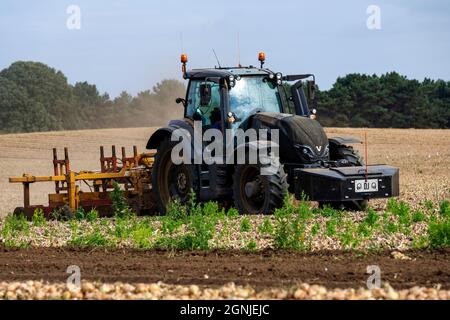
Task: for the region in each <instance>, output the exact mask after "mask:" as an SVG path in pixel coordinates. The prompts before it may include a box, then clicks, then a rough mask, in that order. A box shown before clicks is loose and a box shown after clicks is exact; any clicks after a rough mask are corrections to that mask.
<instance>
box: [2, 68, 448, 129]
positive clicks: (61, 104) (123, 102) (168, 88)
mask: <svg viewBox="0 0 450 320" xmlns="http://www.w3.org/2000/svg"><path fill="white" fill-rule="evenodd" d="M185 90H186V88H185V85H184V84H183V83H182V82H180V81H177V80H163V81H161V82H160V83H158V84H156V85H155V86H154V87H153V88H152V89H149V90H145V91H142V92H139V93H138V94H137V95H136V96H132V95H130V94H129V93H127V92H125V91H124V92H122V93H121V94H120V95H119V96H118V97H117V98H115V99H111V98H110V97H109V95H108V94H107V93H103V94H101V93H99V91H98V89H97V87H96V86H95V85H94V84H89V83H87V82H77V83H75V84H74V85H71V84H69V83H68V81H67V78H66V77H65V75H64V74H63V73H62V72H61V71H57V70H55V69H53V68H50V67H48V66H47V65H45V64H43V63H39V62H24V61H19V62H15V63H13V64H12V65H11V66H9V67H8V68H5V69H3V70H2V71H1V72H0V132H2V133H11V132H33V131H50V130H76V129H88V128H89V129H95V128H112V127H147V126H160V125H164V124H165V123H167V121H168V120H169V119H173V118H179V117H181V116H182V114H183V110H182V107H181V105H176V104H175V102H174V100H175V98H177V97H183V96H184V95H185ZM317 109H318V115H319V121H320V122H321V123H322V124H323V125H324V126H341V127H379V128H384V127H396V128H450V82H445V81H443V80H431V79H425V80H423V81H422V82H420V81H417V80H410V79H407V78H406V77H404V76H401V75H399V74H398V73H396V72H391V73H387V74H384V75H381V76H377V75H364V74H349V75H346V76H345V77H341V78H338V79H337V80H336V82H335V84H334V85H333V87H332V88H331V89H330V90H326V91H320V90H319V91H318V93H317Z"/></svg>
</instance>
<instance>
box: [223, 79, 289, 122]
mask: <svg viewBox="0 0 450 320" xmlns="http://www.w3.org/2000/svg"><path fill="white" fill-rule="evenodd" d="M282 110H283V109H282V105H281V99H280V94H279V92H278V87H277V85H276V84H275V83H274V82H273V81H268V79H267V77H263V76H261V77H241V79H240V80H237V81H236V85H235V86H234V87H233V88H232V89H231V90H230V111H231V112H234V113H235V114H236V116H237V117H238V118H239V119H240V120H241V121H245V120H247V118H248V117H249V116H251V115H253V114H255V113H257V112H278V113H279V112H282Z"/></svg>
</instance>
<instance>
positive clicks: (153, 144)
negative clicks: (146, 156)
mask: <svg viewBox="0 0 450 320" xmlns="http://www.w3.org/2000/svg"><path fill="white" fill-rule="evenodd" d="M176 129H186V130H187V131H188V132H189V133H190V134H191V135H193V133H194V128H193V123H192V121H191V120H189V119H180V120H171V121H170V122H169V125H168V126H167V127H163V128H159V129H158V130H156V131H155V132H154V133H153V134H152V135H151V136H150V139H148V142H147V146H146V148H147V149H157V148H158V147H159V145H160V143H161V141H162V140H163V139H165V138H167V137H169V138H170V137H171V136H172V133H173V132H174V131H175V130H176Z"/></svg>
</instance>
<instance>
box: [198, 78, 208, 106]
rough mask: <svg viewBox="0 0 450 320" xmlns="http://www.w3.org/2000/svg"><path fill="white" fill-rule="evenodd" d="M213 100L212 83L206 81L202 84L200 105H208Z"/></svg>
mask: <svg viewBox="0 0 450 320" xmlns="http://www.w3.org/2000/svg"><path fill="white" fill-rule="evenodd" d="M210 102H211V85H210V84H207V83H204V84H201V85H200V105H202V106H206V105H208V104H209V103H210Z"/></svg>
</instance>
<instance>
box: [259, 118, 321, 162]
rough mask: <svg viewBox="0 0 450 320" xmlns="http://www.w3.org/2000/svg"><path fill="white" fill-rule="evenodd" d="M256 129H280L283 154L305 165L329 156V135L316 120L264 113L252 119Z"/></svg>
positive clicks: (281, 155) (281, 151) (287, 159)
mask: <svg viewBox="0 0 450 320" xmlns="http://www.w3.org/2000/svg"><path fill="white" fill-rule="evenodd" d="M251 123H252V127H253V128H255V129H259V128H261V129H268V128H270V129H279V138H280V157H281V158H282V160H284V161H285V162H300V163H305V164H310V163H315V162H318V161H327V160H328V159H329V150H328V138H327V135H326V134H325V131H324V130H323V128H322V126H321V125H320V124H319V122H317V121H316V120H313V119H310V118H308V117H302V116H297V115H292V114H285V113H269V112H260V113H257V114H255V115H254V116H253V119H252V121H251Z"/></svg>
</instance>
